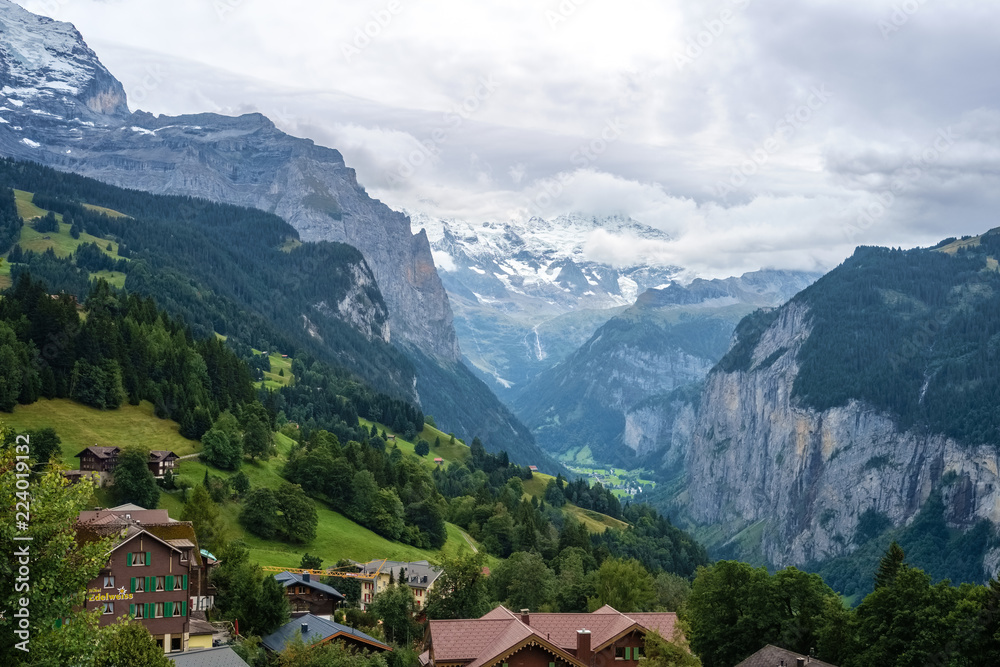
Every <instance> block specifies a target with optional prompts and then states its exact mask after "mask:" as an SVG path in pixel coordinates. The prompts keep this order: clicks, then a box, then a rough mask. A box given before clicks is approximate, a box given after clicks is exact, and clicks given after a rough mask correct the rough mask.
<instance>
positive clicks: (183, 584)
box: [181, 574, 188, 590]
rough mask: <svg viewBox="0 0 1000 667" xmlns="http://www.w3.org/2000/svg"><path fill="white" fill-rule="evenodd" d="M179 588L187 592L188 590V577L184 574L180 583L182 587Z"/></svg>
mask: <svg viewBox="0 0 1000 667" xmlns="http://www.w3.org/2000/svg"><path fill="white" fill-rule="evenodd" d="M181 587H182V588H183V589H184V590H187V589H188V576H187V575H186V574H185V575H184V580H183V582H182V585H181Z"/></svg>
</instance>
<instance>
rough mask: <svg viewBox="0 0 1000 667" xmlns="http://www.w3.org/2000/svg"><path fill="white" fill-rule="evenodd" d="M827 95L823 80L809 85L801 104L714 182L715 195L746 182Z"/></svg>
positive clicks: (727, 193)
mask: <svg viewBox="0 0 1000 667" xmlns="http://www.w3.org/2000/svg"><path fill="white" fill-rule="evenodd" d="M831 97H833V93H831V92H830V91H829V90H828V89H827V87H826V84H825V83H824V84H820V85H819V86H813V87H812V88H811V89H810V91H809V97H807V98H806V101H805V103H803V104H800V105H799V106H797V107H795V108H794V109H792V110H791V111H789V112H788V113H786V114H785V115H784V116H782V117H781V118H779V119H778V122H777V123H775V124H774V132H772V133H771V134H770V135H769V136H768V137H767V138H766V139H764V141H762V142H761V143H760V144H759V145H757V146H756V147H755V148H754V149H753V150H751V151H750V152H749V153H748V154H747V157H746V159H744V160H743V161H742V162H740V164H739V165H737V166H734V167H733V168H732V170H731V173H730V176H729V179H728V180H725V181H719V182H717V183H716V184H715V191H716V195H717V196H719V197H720V198H721V197H726V196H727V195H729V194H730V193H732V192H735V191H736V190H738V189H740V188H742V187H743V186H744V185H746V184H747V182H748V181H749V180H750V179H751V178H752V177H753V176H754V175H756V174H757V172H758V171H760V169H761V167H763V166H764V165H766V164H767V163H768V162H769V161H770V160H771V156H773V155H774V154H775V153H777V152H778V151H779V150H781V148H782V146H784V145H785V144H786V143H787V142H788V141H790V140H791V139H792V137H794V136H795V134H796V133H797V132H798V131H799V130H801V129H802V128H803V127H805V126H806V125H807V124H808V123H809V122H810V121H811V120H812V119H813V115H814V114H815V113H816V112H817V111H819V110H820V109H822V108H823V107H824V106H825V105H826V103H827V101H829V99H830V98H831Z"/></svg>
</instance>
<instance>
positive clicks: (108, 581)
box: [104, 577, 115, 588]
mask: <svg viewBox="0 0 1000 667" xmlns="http://www.w3.org/2000/svg"><path fill="white" fill-rule="evenodd" d="M104 587H105V588H114V587H115V578H114V577H104Z"/></svg>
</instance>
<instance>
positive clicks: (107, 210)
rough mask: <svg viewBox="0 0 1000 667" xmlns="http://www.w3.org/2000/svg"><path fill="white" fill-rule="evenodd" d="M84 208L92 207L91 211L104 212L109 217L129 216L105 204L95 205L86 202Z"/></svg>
mask: <svg viewBox="0 0 1000 667" xmlns="http://www.w3.org/2000/svg"><path fill="white" fill-rule="evenodd" d="M83 207H84V208H87V209H90V210H91V211H96V212H97V213H103V214H104V215H106V216H108V217H109V218H127V217H128V216H127V215H125V214H124V213H120V212H118V211H116V210H114V209H111V208H104V207H103V206H95V205H94V204H84V205H83Z"/></svg>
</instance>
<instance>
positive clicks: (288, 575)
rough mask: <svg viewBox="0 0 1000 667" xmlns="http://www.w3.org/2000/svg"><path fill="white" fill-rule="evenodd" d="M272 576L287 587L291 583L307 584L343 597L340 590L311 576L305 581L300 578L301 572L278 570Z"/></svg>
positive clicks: (315, 588)
mask: <svg viewBox="0 0 1000 667" xmlns="http://www.w3.org/2000/svg"><path fill="white" fill-rule="evenodd" d="M274 578H275V579H277V580H278V581H280V582H281V583H282V584H284V586H285V588H288V587H289V586H292V585H299V586H308V587H309V588H312V589H314V590H317V591H323V592H324V593H327V594H329V595H332V596H334V597H336V598H339V599H341V600H343V599H344V596H343V595H342V594H341V593H340V591H338V590H337V589H336V588H334V587H333V586H327V585H326V584H322V583H320V582H318V581H313V580H312V579H311V578H310V579H309V580H308V581H306V580H305V579H303V578H302V575H301V574H295V573H294V572H279V573H278V574H276V575H274Z"/></svg>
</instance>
